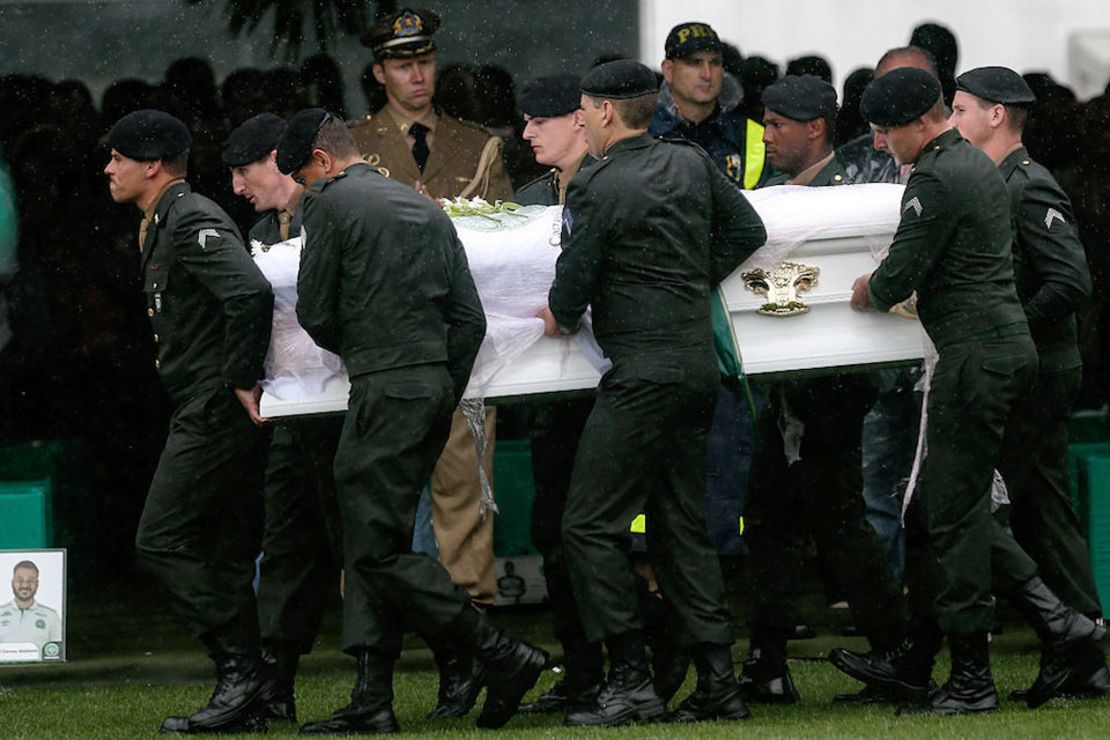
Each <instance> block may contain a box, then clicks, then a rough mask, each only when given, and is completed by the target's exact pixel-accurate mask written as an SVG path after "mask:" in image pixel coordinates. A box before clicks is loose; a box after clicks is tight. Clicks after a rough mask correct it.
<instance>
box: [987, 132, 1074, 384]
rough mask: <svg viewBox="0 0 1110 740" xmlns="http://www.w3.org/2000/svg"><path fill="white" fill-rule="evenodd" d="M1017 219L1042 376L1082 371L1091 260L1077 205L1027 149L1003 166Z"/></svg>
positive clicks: (1017, 274)
mask: <svg viewBox="0 0 1110 740" xmlns="http://www.w3.org/2000/svg"><path fill="white" fill-rule="evenodd" d="M998 168H999V171H1000V172H1001V173H1002V177H1003V178H1005V180H1006V189H1007V190H1008V191H1009V192H1010V210H1011V211H1012V213H1013V218H1014V278H1015V280H1016V282H1017V292H1018V298H1020V299H1021V303H1022V306H1024V307H1025V317H1026V318H1027V319H1028V320H1029V333H1030V334H1031V335H1032V336H1033V341H1034V342H1035V343H1036V345H1037V353H1038V355H1040V361H1041V371H1042V372H1052V371H1057V370H1070V369H1072V368H1076V367H1080V365H1081V364H1082V361H1081V360H1080V357H1079V347H1078V344H1077V340H1076V325H1075V311H1076V309H1077V308H1078V307H1079V305H1080V304H1082V303H1083V302H1084V301H1086V300H1088V299H1089V298H1090V297H1091V273H1090V271H1089V270H1088V269H1087V255H1086V253H1085V252H1084V251H1083V245H1082V244H1081V243H1080V241H1079V235H1078V234H1077V233H1076V228H1075V218H1074V216H1072V209H1071V202H1070V201H1069V200H1068V196H1067V195H1065V194H1064V191H1063V190H1062V189H1061V188H1060V186H1059V184H1057V182H1056V180H1055V178H1053V177H1052V175H1051V173H1049V171H1048V170H1047V169H1045V168H1044V167H1042V166H1041V165H1039V164H1037V163H1036V162H1034V161H1033V160H1032V159H1030V157H1029V152H1028V151H1026V149H1025V147H1020V148H1018V149H1016V150H1014V151H1013V152H1012V153H1010V155H1009V156H1007V157H1006V158H1005V159H1004V160H1002V163H1001V164H1000V165H999V166H998Z"/></svg>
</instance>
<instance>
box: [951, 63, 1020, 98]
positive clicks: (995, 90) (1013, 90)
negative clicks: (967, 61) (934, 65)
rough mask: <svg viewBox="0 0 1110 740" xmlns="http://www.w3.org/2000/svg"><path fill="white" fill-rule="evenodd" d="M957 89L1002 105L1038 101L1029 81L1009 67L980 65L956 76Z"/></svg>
mask: <svg viewBox="0 0 1110 740" xmlns="http://www.w3.org/2000/svg"><path fill="white" fill-rule="evenodd" d="M956 89H957V90H963V91H964V92H966V93H971V94H972V95H974V96H975V97H977V98H982V99H983V100H987V101H990V102H992V103H1001V104H1002V105H1032V104H1033V103H1035V102H1037V96H1036V95H1034V94H1033V88H1031V87H1029V83H1028V82H1026V81H1025V79H1024V78H1023V77H1022V76H1021V75H1019V74H1018V73H1017V72H1015V71H1014V70H1012V69H1010V68H1009V67H978V68H976V69H972V70H969V71H967V72H964V73H963V74H962V75H960V76H959V77H957V78H956Z"/></svg>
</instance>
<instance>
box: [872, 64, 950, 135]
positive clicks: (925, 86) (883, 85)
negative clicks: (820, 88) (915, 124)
mask: <svg viewBox="0 0 1110 740" xmlns="http://www.w3.org/2000/svg"><path fill="white" fill-rule="evenodd" d="M940 96H941V87H940V80H938V79H937V78H936V77H934V76H933V75H931V74H930V73H928V72H926V71H925V70H923V69H916V68H914V67H899V68H898V69H892V70H891V71H889V72H887V73H886V74H885V75H883V76H882V77H876V78H875V79H874V80H872V81H871V82H870V83H869V84H868V85H867V87H866V89H864V91H863V98H862V99H861V100H860V103H859V112H860V115H862V116H863V120H865V121H867V122H868V123H874V124H875V125H877V126H904V125H906V124H907V123H909V122H910V121H916V120H917V119H918V118H921V116H923V115H925V114H926V113H928V112H929V110H930V109H931V108H932V107H933V106H934V105H936V104H937V102H938V101H940V99H941V98H940Z"/></svg>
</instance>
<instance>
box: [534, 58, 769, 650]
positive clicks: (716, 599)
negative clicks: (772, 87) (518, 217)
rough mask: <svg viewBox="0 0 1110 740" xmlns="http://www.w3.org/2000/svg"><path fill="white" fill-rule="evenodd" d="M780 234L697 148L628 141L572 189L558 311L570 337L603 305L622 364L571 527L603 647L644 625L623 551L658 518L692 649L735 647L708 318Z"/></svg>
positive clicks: (583, 470)
mask: <svg viewBox="0 0 1110 740" xmlns="http://www.w3.org/2000/svg"><path fill="white" fill-rule="evenodd" d="M614 64H616V63H614ZM676 194H681V195H680V197H679V196H677V195H676ZM765 238H766V236H765V232H764V229H763V225H762V223H761V222H760V220H759V217H758V215H757V214H756V213H755V211H754V210H753V209H752V208H751V206H750V205H749V204H748V202H747V201H746V200H745V199H744V197H743V196H742V195H741V194H740V191H739V190H738V189H737V188H736V187H735V186H733V185H732V184H731V183H730V182H729V181H728V180H727V179H725V177H724V175H722V174H721V173H720V172H719V171H718V170H717V168H716V166H715V165H714V164H713V162H712V161H710V159H709V158H708V157H707V156H706V155H705V154H704V152H702V150H701V149H700V148H698V147H696V146H693V145H690V144H686V143H677V142H661V141H656V140H654V139H652V138H651V137H650V136H649V135H647V134H641V135H638V136H634V137H631V138H627V139H624V140H621V141H618V142H617V143H615V144H613V145H612V146H611V147H610V148H609V149H608V151H606V153H605V156H604V157H603V158H602V160H601V161H600V162H598V163H597V164H596V165H594V166H592V167H590V168H588V169H587V170H585V171H584V172H582V173H580V174H579V176H578V177H576V178H575V179H574V180H573V181H572V182H571V184H570V188H569V190H568V192H567V205H566V209H565V210H564V215H563V233H562V245H563V252H562V254H561V255H560V257H559V261H558V265H557V268H556V277H555V282H554V284H553V286H552V288H551V292H550V295H549V303H550V308H551V312H552V314H553V315H554V317H555V319H556V321H557V322H558V324H559V325H560V326H561V327H564V328H565V329H568V330H569V329H571V328H573V327H576V326H577V325H578V322H579V319H580V317H581V315H582V313H583V312H584V311H585V310H586V307H587V305H590V306H592V309H593V327H594V332H595V334H596V337H597V340H598V343H599V344H600V345H601V348H602V349H603V350H604V352H605V354H606V356H607V357H608V358H609V359H610V360H612V362H613V367H612V368H611V369H610V370H609V371H608V372H607V373H606V374H605V375H604V376H603V377H602V379H601V384H600V386H599V390H598V395H597V400H596V401H595V403H594V407H593V410H592V412H591V413H590V416H589V419H588V421H587V422H586V427H585V430H584V431H583V433H582V440H581V442H580V444H579V447H578V456H577V458H576V460H575V464H574V471H573V473H572V477H571V483H570V492H569V494H568V498H567V505H566V513H565V515H564V518H563V547H564V551H565V553H566V557H567V561H568V563H569V565H570V573H571V579H572V582H573V585H574V591H575V595H576V597H577V599H578V603H579V608H580V612H581V616H582V621H583V623H584V625H585V628H586V635H587V637H588V638H590V639H591V640H593V641H599V640H602V639H606V638H614V637H618V636H621V635H625V634H629V633H633V632H635V631H638V630H639V629H640V617H639V615H638V614H637V609H636V596H635V594H636V588H635V581H634V575H633V574H632V572H631V571H630V570H629V568H628V565H627V558H626V556H625V553H624V550H625V548H626V547H627V542H628V523H629V522H630V521H631V520H632V519H633V517H635V516H636V515H637V514H638V513H640V512H646V513H647V518H648V522H649V526H648V531H647V536H648V543H649V549H650V552H651V556H652V560H653V565H654V568H655V573H656V576H657V577H658V579H659V583H660V586H661V588H662V590H663V593H664V594H665V595H666V597H667V599H668V600H669V603H670V604H671V605H672V606H673V607H674V609H675V610H676V613H677V615H678V617H679V619H680V621H681V624H682V625H683V629H682V631H681V639H682V640H683V641H684V642H685V643H687V644H689V645H693V644H699V643H702V644H705V643H707V644H713V645H722V644H723V645H727V644H730V643H731V642H732V634H731V628H730V620H729V615H728V611H727V608H726V606H725V599H724V589H723V585H722V582H721V576H720V565H719V562H718V560H717V556H716V553H715V552H714V549H713V546H712V544H711V543H710V541H709V537H708V534H707V532H706V527H705V508H704V506H705V502H704V497H705V474H706V471H705V467H706V435H707V432H708V429H709V425H710V421H711V419H712V415H713V404H714V399H715V397H716V391H717V386H718V384H719V376H718V371H717V363H716V359H715V355H714V350H713V336H712V328H711V324H710V312H709V306H710V294H711V290H712V287H713V286H714V285H716V284H717V283H718V282H719V281H720V280H721V279H723V278H724V277H725V276H726V275H728V274H729V273H730V272H731V271H732V270H733V269H735V268H736V266H737V265H739V264H740V262H742V261H743V260H744V259H745V258H746V257H747V256H748V255H750V254H751V253H752V252H753V251H755V249H756V248H758V247H759V246H760V245H761V244H762V243H763V242H764V239H765Z"/></svg>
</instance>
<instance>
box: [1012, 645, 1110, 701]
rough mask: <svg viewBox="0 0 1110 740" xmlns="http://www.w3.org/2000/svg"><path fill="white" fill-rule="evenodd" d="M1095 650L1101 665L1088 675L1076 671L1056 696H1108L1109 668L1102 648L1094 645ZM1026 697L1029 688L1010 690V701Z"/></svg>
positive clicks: (1071, 697)
mask: <svg viewBox="0 0 1110 740" xmlns="http://www.w3.org/2000/svg"><path fill="white" fill-rule="evenodd" d="M1095 651H1097V652H1098V654H1099V662H1100V663H1101V665H1099V666H1098V668H1096V669H1095V671H1094V673H1092V674H1090V675H1089V676H1083V675H1080V673H1079V672H1077V673H1076V674H1075V675H1074V676H1073V677H1072V678H1070V679H1068V682H1067V683H1065V684H1064V685H1063V686H1061V687H1060V693H1059V694H1058V696H1061V697H1064V698H1065V699H1101V698H1102V697H1104V696H1110V670H1107V669H1106V660H1105V656H1104V655H1103V654H1102V649H1101V648H1100V647H1098V646H1097V645H1096V646H1095ZM1043 659H1044V658H1043V656H1042V660H1043ZM1028 698H1029V689H1014V690H1013V691H1011V692H1010V701H1026V700H1027V699H1028Z"/></svg>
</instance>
